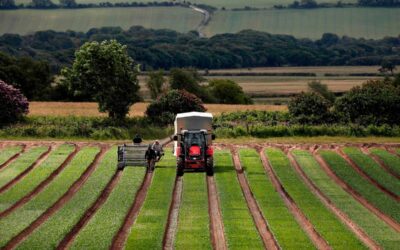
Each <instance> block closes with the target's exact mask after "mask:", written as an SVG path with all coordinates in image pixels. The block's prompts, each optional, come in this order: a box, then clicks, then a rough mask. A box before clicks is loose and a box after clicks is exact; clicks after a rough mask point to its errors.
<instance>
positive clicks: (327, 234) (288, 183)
mask: <svg viewBox="0 0 400 250" xmlns="http://www.w3.org/2000/svg"><path fill="white" fill-rule="evenodd" d="M265 153H266V154H267V156H268V159H269V161H270V163H271V166H272V168H273V169H274V171H275V173H276V175H277V177H278V178H279V180H280V182H281V183H282V185H283V186H284V187H285V189H286V191H287V192H288V193H289V194H290V196H291V197H292V198H293V200H294V201H295V202H296V204H297V205H298V206H299V208H300V209H301V210H302V211H303V213H304V214H305V216H307V218H308V219H309V220H310V222H311V223H312V224H313V225H314V228H315V229H316V230H317V232H319V233H320V235H321V236H322V237H323V238H324V239H325V240H326V241H327V242H328V244H329V245H330V246H331V247H332V248H335V249H362V248H366V247H365V246H364V245H363V244H362V243H361V242H360V241H359V240H358V239H357V238H356V236H355V235H354V234H353V233H352V232H351V231H349V230H348V229H347V227H346V226H345V225H344V224H343V223H341V222H340V221H339V220H338V219H337V218H336V217H335V216H334V215H333V214H332V213H331V212H330V211H329V210H328V209H327V208H326V207H325V206H324V205H323V204H322V202H321V201H320V200H319V199H318V198H317V197H315V196H314V194H313V193H312V192H311V191H310V190H309V189H308V187H307V186H306V185H305V184H304V183H303V182H302V180H301V179H300V177H299V176H298V175H297V174H296V172H295V170H294V169H293V167H292V166H291V164H290V162H289V160H288V158H287V157H286V155H285V154H284V153H283V152H282V151H281V150H279V149H272V148H268V149H266V150H265Z"/></svg>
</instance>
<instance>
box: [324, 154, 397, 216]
mask: <svg viewBox="0 0 400 250" xmlns="http://www.w3.org/2000/svg"><path fill="white" fill-rule="evenodd" d="M320 154H321V156H322V158H323V159H324V160H325V161H326V162H327V163H328V165H329V166H330V168H331V170H332V171H333V172H334V173H335V174H336V175H337V176H338V177H339V178H340V179H342V180H343V181H344V182H346V183H347V184H348V185H349V186H350V187H352V188H353V189H354V190H355V191H356V192H357V193H359V194H360V195H361V196H363V197H364V198H365V199H366V200H368V202H370V203H371V204H372V205H374V206H375V207H376V208H378V209H379V210H380V211H382V212H383V213H385V214H387V215H389V216H390V217H392V218H393V219H394V220H396V221H397V222H400V204H399V203H398V202H396V201H394V200H393V199H391V198H390V197H389V196H387V195H385V194H384V193H382V192H381V191H380V190H379V189H377V188H376V187H375V186H373V185H372V184H371V183H370V182H369V181H367V180H365V179H364V178H363V177H361V176H360V175H359V174H358V173H357V172H356V171H355V170H354V169H353V168H351V167H350V166H349V165H348V164H347V162H346V161H345V160H344V159H343V158H342V157H340V156H339V155H338V154H336V153H335V152H332V151H328V150H321V151H320Z"/></svg>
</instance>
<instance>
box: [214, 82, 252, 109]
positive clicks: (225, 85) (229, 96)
mask: <svg viewBox="0 0 400 250" xmlns="http://www.w3.org/2000/svg"><path fill="white" fill-rule="evenodd" d="M208 89H209V90H210V92H211V94H212V95H213V96H214V98H215V99H216V102H217V103H225V104H252V103H253V101H252V100H251V98H250V97H249V96H247V95H246V94H245V93H244V92H243V89H242V87H240V86H239V84H237V83H236V82H234V81H231V80H222V79H219V80H212V81H210V82H209V84H208Z"/></svg>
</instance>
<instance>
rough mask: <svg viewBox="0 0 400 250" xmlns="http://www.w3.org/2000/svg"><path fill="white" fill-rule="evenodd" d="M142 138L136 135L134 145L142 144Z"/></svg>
mask: <svg viewBox="0 0 400 250" xmlns="http://www.w3.org/2000/svg"><path fill="white" fill-rule="evenodd" d="M142 141H143V140H142V137H141V136H140V134H136V135H135V137H134V138H133V143H134V144H140V143H142Z"/></svg>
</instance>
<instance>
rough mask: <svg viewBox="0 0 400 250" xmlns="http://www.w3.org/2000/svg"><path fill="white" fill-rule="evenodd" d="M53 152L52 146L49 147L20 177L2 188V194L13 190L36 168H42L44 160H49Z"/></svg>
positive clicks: (0, 191) (0, 189) (0, 190)
mask: <svg viewBox="0 0 400 250" xmlns="http://www.w3.org/2000/svg"><path fill="white" fill-rule="evenodd" d="M52 150H53V147H52V146H49V147H48V148H47V150H46V151H45V152H43V153H42V154H41V155H40V156H39V157H38V158H37V159H36V160H35V161H34V162H33V163H32V164H31V165H30V166H29V167H28V168H26V169H25V170H24V171H22V172H21V173H20V174H19V175H17V176H16V177H15V178H14V179H12V180H10V181H9V182H8V183H6V184H5V185H4V186H2V187H1V188H0V194H1V193H3V192H4V191H6V190H8V189H9V188H11V187H12V186H13V185H15V184H16V183H17V182H18V181H19V180H21V179H22V178H24V177H25V176H26V175H27V174H28V173H29V172H30V171H31V170H33V169H34V168H35V167H37V166H40V164H42V162H43V161H44V160H46V159H47V157H48V156H49V154H50V152H51V151H52Z"/></svg>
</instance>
